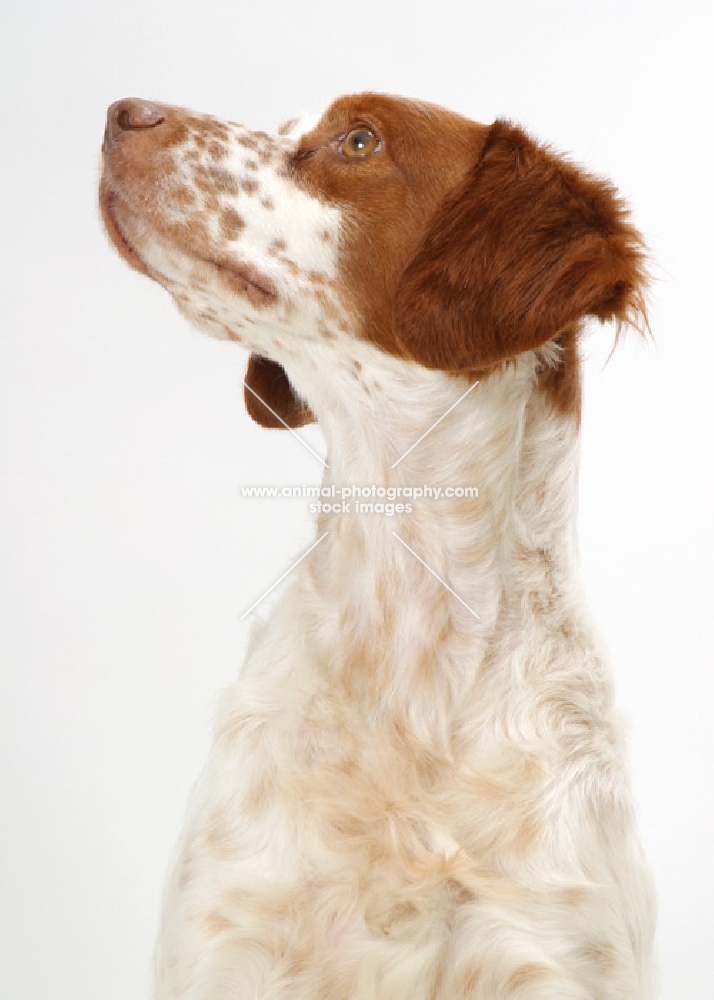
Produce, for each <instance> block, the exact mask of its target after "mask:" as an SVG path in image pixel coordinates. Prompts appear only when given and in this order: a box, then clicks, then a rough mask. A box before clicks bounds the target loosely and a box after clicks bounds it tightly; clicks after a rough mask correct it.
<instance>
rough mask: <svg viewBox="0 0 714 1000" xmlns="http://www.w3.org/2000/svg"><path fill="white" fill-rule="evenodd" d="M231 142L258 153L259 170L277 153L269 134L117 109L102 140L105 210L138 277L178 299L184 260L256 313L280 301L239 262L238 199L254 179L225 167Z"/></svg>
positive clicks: (174, 114)
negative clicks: (144, 276)
mask: <svg viewBox="0 0 714 1000" xmlns="http://www.w3.org/2000/svg"><path fill="white" fill-rule="evenodd" d="M232 130H235V132H236V133H237V135H232ZM231 141H232V142H233V144H234V145H235V144H239V145H241V146H244V147H250V148H254V149H255V150H256V158H258V157H259V158H260V160H261V161H262V162H265V161H266V159H267V157H268V156H269V155H270V153H271V151H270V147H269V137H268V136H260V137H259V136H257V135H255V136H254V135H253V134H252V133H247V132H245V131H244V130H242V129H239V128H238V127H237V126H229V125H228V124H227V123H225V122H221V121H219V120H217V119H214V118H210V117H208V116H201V115H194V114H191V113H190V112H187V111H184V110H182V109H180V108H174V107H171V106H168V105H160V104H155V103H153V102H151V101H145V100H142V99H139V98H126V99H124V100H121V101H117V102H116V103H115V104H112V105H111V106H110V108H109V110H108V112H107V122H106V127H105V130H104V138H103V142H102V153H103V173H102V179H101V184H100V196H99V201H100V208H101V212H102V217H103V220H104V224H105V227H106V230H107V233H108V235H109V238H110V240H111V242H112V243H113V244H114V246H115V247H116V249H117V250H118V251H119V253H120V254H121V256H122V257H123V258H124V260H125V261H126V262H127V263H128V264H129V265H130V266H131V267H133V268H134V269H135V270H138V271H139V272H141V273H143V274H147V275H149V276H150V277H153V278H155V279H157V280H158V281H160V282H161V283H162V284H165V285H167V287H169V289H170V290H171V291H172V292H174V293H175V291H176V286H177V285H180V284H183V281H182V280H181V278H180V279H179V280H176V277H175V275H176V274H181V277H183V275H184V274H185V272H186V264H185V258H186V257H187V258H189V261H192V262H193V263H194V264H195V265H198V267H199V269H200V267H201V266H203V267H204V270H205V269H206V268H207V269H208V270H209V272H210V274H211V275H212V279H213V280H217V281H218V282H219V283H220V285H221V286H222V287H224V288H225V289H226V290H227V291H228V292H229V293H235V294H237V295H238V296H239V297H241V298H242V299H244V300H246V299H247V300H248V302H249V303H250V304H251V305H252V306H253V307H256V308H257V307H262V306H267V305H270V304H272V303H273V302H275V301H276V299H277V290H276V287H275V284H274V282H273V281H272V280H271V279H270V278H269V277H268V276H266V275H264V274H262V273H261V272H260V271H259V270H258V268H257V267H256V266H255V265H254V264H251V263H249V262H248V261H247V260H243V259H241V253H240V240H241V236H242V230H243V228H244V222H243V219H242V218H241V216H240V215H239V214H238V212H237V211H236V208H235V197H236V195H237V194H238V193H239V192H240V191H241V189H242V188H245V187H249V186H250V185H251V184H255V181H254V180H252V178H251V177H249V176H241V175H239V174H237V173H236V172H235V171H233V170H231V169H230V168H229V167H227V166H226V163H225V161H226V160H227V158H228V151H229V146H230V143H231ZM179 256H181V257H182V258H183V261H182V262H181V263H180V264H177V263H176V260H175V258H178V257H179ZM168 272H171V274H170V277H171V279H173V280H169V276H168ZM194 279H195V275H194Z"/></svg>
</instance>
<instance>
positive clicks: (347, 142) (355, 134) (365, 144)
mask: <svg viewBox="0 0 714 1000" xmlns="http://www.w3.org/2000/svg"><path fill="white" fill-rule="evenodd" d="M379 145H380V142H379V139H378V138H377V136H376V135H375V133H374V132H373V131H372V129H371V128H367V126H366V125H358V126H357V127H356V128H353V129H352V130H351V131H350V132H348V133H347V135H346V136H345V137H344V139H343V140H342V144H341V145H340V152H341V153H342V155H343V156H348V157H349V158H350V159H355V158H357V157H360V156H369V154H370V153H373V152H374V151H375V149H378V148H379Z"/></svg>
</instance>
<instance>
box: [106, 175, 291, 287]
mask: <svg viewBox="0 0 714 1000" xmlns="http://www.w3.org/2000/svg"><path fill="white" fill-rule="evenodd" d="M100 209H101V214H102V220H103V222H104V228H105V229H106V232H107V235H108V236H109V239H110V241H111V242H112V244H113V245H114V247H116V249H117V251H118V252H119V254H120V255H121V257H122V258H123V259H124V260H125V261H126V263H127V264H129V266H130V267H132V268H134V270H135V271H138V272H139V273H140V274H145V275H147V276H148V277H150V278H154V279H155V280H157V281H159V282H160V283H161V275H160V274H159V273H157V272H156V271H155V270H154V269H153V268H152V267H151V266H150V265H148V264H147V262H146V261H145V260H144V258H143V257H142V255H141V253H140V252H139V250H138V249H137V246H136V242H139V241H136V242H135V240H133V239H132V236H131V230H132V229H133V228H138V227H140V226H146V227H147V228H149V229H152V230H155V232H156V235H157V236H158V237H159V238H160V239H161V240H164V241H166V242H168V243H169V244H170V245H171V246H174V247H175V248H176V249H177V250H179V251H180V252H181V253H182V254H185V255H186V256H188V257H190V258H191V259H192V260H194V261H197V262H199V263H201V264H203V265H206V266H207V267H208V268H209V269H211V270H212V271H213V272H214V273H215V274H217V276H218V278H219V280H220V282H221V283H222V284H223V285H225V286H226V287H227V288H228V289H230V291H232V292H234V293H237V294H238V295H240V296H242V297H243V298H247V299H248V301H249V302H250V303H251V305H253V306H256V307H260V306H268V305H273V304H274V303H276V302H277V300H278V291H277V288H276V287H275V284H274V283H273V281H272V280H271V279H270V278H268V277H267V275H264V274H261V273H260V272H259V271H258V269H257V268H255V267H253V266H252V265H250V264H247V263H244V262H242V261H234V260H232V259H226V258H221V259H217V258H212V257H209V256H207V255H206V254H194V253H192V252H191V250H190V249H189V248H186V247H183V246H180V245H178V244H176V243H175V241H174V240H172V239H170V238H169V237H167V236H166V235H165V234H164V233H162V232H161V230H159V229H157V228H156V227H155V226H154V225H152V224H151V223H149V222H147V220H146V219H145V218H144V217H143V215H141V214H140V213H138V212H137V211H136V210H134V209H132V208H130V207H128V206H127V205H125V203H124V201H123V199H121V198H120V197H119V196H118V195H116V194H115V193H114V192H113V191H112V190H111V189H110V187H109V186H108V184H106V183H103V184H102V188H101V192H100Z"/></svg>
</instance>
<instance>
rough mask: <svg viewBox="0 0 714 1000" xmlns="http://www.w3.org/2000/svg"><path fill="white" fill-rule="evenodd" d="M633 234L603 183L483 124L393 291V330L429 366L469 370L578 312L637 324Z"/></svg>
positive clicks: (639, 307)
mask: <svg viewBox="0 0 714 1000" xmlns="http://www.w3.org/2000/svg"><path fill="white" fill-rule="evenodd" d="M645 284H646V270H645V255H644V247H643V243H642V239H641V237H640V235H639V234H638V232H637V231H636V230H635V229H634V228H633V227H632V226H631V225H630V223H629V221H628V213H627V209H626V206H625V205H624V203H623V202H622V200H621V199H620V198H619V197H618V195H617V193H616V191H615V189H614V188H613V187H612V185H611V184H609V183H608V182H607V181H603V180H600V179H598V178H595V177H593V176H591V175H588V174H586V173H584V172H583V171H581V170H579V169H578V168H577V167H575V166H573V165H572V164H571V163H569V162H568V161H567V160H565V159H563V158H561V157H558V156H556V155H555V154H553V153H551V152H550V151H548V150H547V149H544V148H543V147H541V146H538V145H537V144H536V143H535V142H533V140H532V139H530V138H529V137H528V136H527V135H526V134H525V133H524V132H522V131H521V130H520V129H519V128H516V127H515V126H513V125H510V124H509V123H508V122H503V121H497V122H495V123H494V125H492V126H491V129H490V131H489V134H488V137H487V140H486V143H485V145H484V147H483V149H482V151H481V154H480V156H479V159H478V161H477V163H476V164H475V166H474V167H473V169H472V170H471V171H470V172H469V174H468V175H467V177H466V178H465V179H464V181H462V182H461V183H460V184H459V186H458V187H457V188H456V189H455V190H454V191H452V192H451V193H450V194H449V195H448V196H447V198H446V200H445V201H444V203H443V204H442V205H441V206H440V208H438V209H437V211H436V214H435V216H434V217H433V219H432V220H431V222H430V223H429V224H428V229H427V232H426V235H425V237H424V239H423V241H422V243H421V245H420V246H419V247H418V249H417V251H416V253H415V255H414V257H413V258H412V260H411V262H410V263H409V264H408V265H407V267H406V269H405V271H404V273H403V275H402V277H401V279H400V284H399V287H398V290H397V296H396V309H397V313H396V327H397V335H398V337H399V339H400V341H401V344H402V347H403V348H404V350H405V352H406V354H407V355H409V356H411V357H412V358H414V360H416V361H419V362H420V363H421V364H423V365H426V366H427V367H431V368H444V369H452V370H455V369H465V368H480V367H482V366H488V365H492V364H497V363H499V362H501V361H505V360H507V359H509V358H513V357H515V356H516V355H518V354H520V353H522V352H523V351H527V350H532V349H534V348H537V347H540V346H541V345H543V344H545V343H546V342H547V341H548V340H552V339H553V338H554V337H556V336H557V335H558V334H559V333H560V332H561V331H563V330H564V329H566V328H568V327H570V326H572V324H573V323H574V322H577V321H578V320H579V319H581V318H582V317H584V316H596V317H597V318H598V319H600V320H601V321H604V320H609V319H616V320H618V322H630V323H634V324H635V325H638V323H637V321H638V320H639V321H640V323H641V324H646V320H645V314H644V302H643V289H644V286H645Z"/></svg>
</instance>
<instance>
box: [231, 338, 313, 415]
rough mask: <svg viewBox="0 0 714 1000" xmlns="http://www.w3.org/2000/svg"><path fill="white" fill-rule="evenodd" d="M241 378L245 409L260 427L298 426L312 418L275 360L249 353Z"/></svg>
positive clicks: (306, 406)
mask: <svg viewBox="0 0 714 1000" xmlns="http://www.w3.org/2000/svg"><path fill="white" fill-rule="evenodd" d="M244 382H245V385H244V388H243V397H244V399H245V406H246V409H247V410H248V413H249V414H250V416H251V417H252V418H253V420H255V422H256V423H257V424H260V425H261V426H262V427H285V424H287V425H288V427H302V425H303V424H310V423H312V422H313V421H314V419H315V417H314V416H313V413H312V410H311V409H310V407H309V406H308V405H307V403H305V402H303V400H301V399H300V398H299V396H298V395H297V393H296V392H295V390H294V389H293V387H292V385H291V384H290V379H289V378H288V376H287V375H286V374H285V369H284V368H283V366H282V365H280V364H278V362H277V361H271V360H270V359H269V358H263V357H261V356H260V355H259V354H251V356H250V358H249V359H248V368H247V371H246V373H245V379H244Z"/></svg>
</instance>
